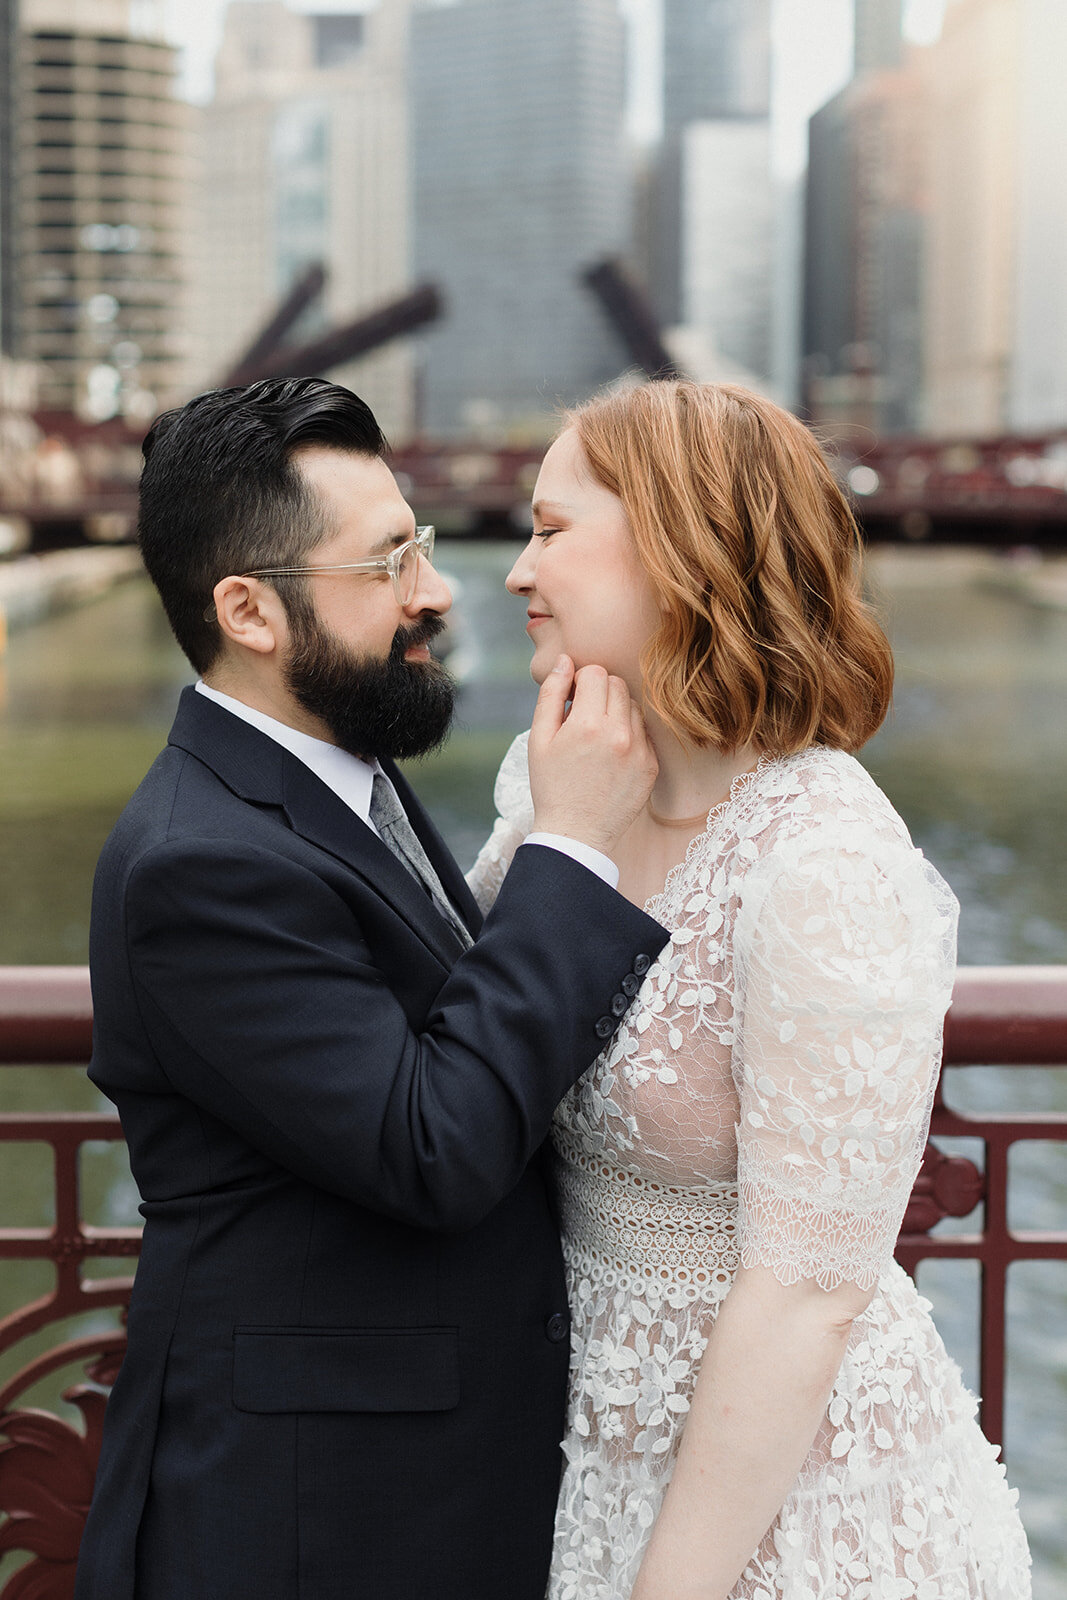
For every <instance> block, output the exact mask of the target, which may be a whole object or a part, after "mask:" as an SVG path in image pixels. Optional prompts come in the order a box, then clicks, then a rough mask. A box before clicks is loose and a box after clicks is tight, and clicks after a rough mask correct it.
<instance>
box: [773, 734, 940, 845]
mask: <svg viewBox="0 0 1067 1600" xmlns="http://www.w3.org/2000/svg"><path fill="white" fill-rule="evenodd" d="M763 787H764V790H765V794H766V799H767V801H768V804H767V807H766V811H765V818H766V824H767V837H766V843H767V845H768V847H770V848H774V846H775V844H778V843H780V844H785V843H787V842H789V841H796V842H798V843H800V842H803V841H804V840H805V839H808V840H812V839H813V838H814V837H815V836H817V835H821V834H822V833H823V831H824V830H825V829H832V830H834V832H835V833H836V834H837V836H838V837H841V838H846V837H852V838H854V839H859V838H861V837H866V838H867V839H868V840H869V842H870V843H871V844H873V843H874V842H875V841H882V842H884V843H886V844H892V845H897V846H899V847H901V848H904V849H908V850H911V849H913V848H914V846H913V845H912V840H911V835H910V833H909V832H908V829H907V826H906V825H905V823H904V820H903V818H902V817H901V816H900V814H899V813H898V812H897V810H896V809H895V808H894V806H893V804H892V802H891V801H890V799H889V797H888V796H887V795H886V794H885V792H884V791H883V790H882V789H880V788H879V786H878V784H877V783H876V782H875V781H874V779H873V778H872V777H871V775H870V773H869V772H868V771H867V769H866V768H865V767H864V766H863V765H862V764H861V763H860V762H859V761H857V759H856V757H855V756H853V755H849V753H848V751H847V750H831V749H828V748H826V747H825V746H821V745H816V746H812V747H810V748H808V749H806V750H800V751H797V752H796V754H795V755H790V756H783V757H780V758H779V759H777V760H775V761H772V762H770V763H769V765H768V769H767V774H766V781H765V784H764V786H763Z"/></svg>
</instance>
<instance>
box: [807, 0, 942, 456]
mask: <svg viewBox="0 0 1067 1600" xmlns="http://www.w3.org/2000/svg"><path fill="white" fill-rule="evenodd" d="M900 29H901V5H900V0H857V3H856V61H855V67H856V71H855V76H854V78H853V79H852V81H851V82H850V83H849V84H847V85H846V86H845V88H844V89H842V90H841V91H840V92H839V93H838V94H836V95H835V96H834V97H833V99H831V100H830V101H828V102H827V104H826V105H825V106H823V107H821V108H820V110H819V111H817V112H816V113H815V115H814V116H813V117H812V118H811V121H810V123H809V148H808V171H807V178H806V196H805V200H806V204H805V213H806V214H805V244H804V276H803V311H802V374H803V379H802V382H803V394H802V398H803V400H804V403H805V405H806V406H807V408H808V409H809V410H810V411H811V413H812V414H813V415H814V416H815V417H816V418H819V419H833V420H839V421H846V422H854V423H858V424H862V425H863V426H866V427H871V428H875V429H878V430H879V431H885V432H908V431H912V430H914V429H916V428H917V427H918V426H919V424H920V419H921V403H922V299H923V259H924V257H923V251H924V230H925V225H926V214H927V206H928V194H927V190H928V147H929V141H928V94H927V85H926V79H925V75H924V74H923V72H922V71H921V69H920V66H919V64H918V61H917V58H916V57H915V56H914V55H904V54H903V52H902V39H901V33H900Z"/></svg>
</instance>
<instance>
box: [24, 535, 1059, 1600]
mask: <svg viewBox="0 0 1067 1600" xmlns="http://www.w3.org/2000/svg"><path fill="white" fill-rule="evenodd" d="M514 553H515V548H514V547H513V546H506V545H492V544H480V545H473V544H461V543H443V545H441V546H439V557H438V560H439V565H440V566H441V567H442V568H443V569H444V570H445V571H446V572H447V573H449V574H450V575H453V576H454V577H455V578H456V580H457V584H456V588H457V604H456V608H455V613H456V618H457V625H456V635H457V650H456V655H455V657H454V658H453V659H454V664H456V665H457V667H458V669H459V671H460V674H461V677H462V680H463V684H464V687H463V691H462V695H461V698H460V702H459V714H458V721H457V728H456V731H455V733H454V735H453V737H452V739H451V740H450V742H449V744H448V746H447V747H446V749H445V750H444V751H443V752H442V753H441V754H439V755H438V756H435V757H434V758H432V759H431V760H429V761H426V762H424V763H415V764H412V769H411V775H412V777H413V779H414V781H415V783H416V786H417V787H418V788H419V790H420V792H421V793H422V795H423V797H424V798H425V799H426V800H427V802H428V803H429V805H430V807H431V809H432V810H433V811H434V813H435V815H436V816H437V818H438V821H439V822H440V823H441V825H442V826H443V831H444V832H445V834H446V836H447V837H448V839H449V842H450V843H451V845H452V847H453V849H454V850H455V852H456V855H457V856H458V857H459V859H460V860H461V862H462V863H463V864H464V865H465V866H466V865H468V864H469V863H470V861H471V860H472V859H473V856H474V854H475V852H476V850H477V849H478V847H479V845H480V844H481V842H482V840H483V839H484V837H485V834H486V832H487V831H488V829H489V827H490V826H491V822H492V815H493V812H492V800H491V795H492V783H493V777H494V774H495V772H496V768H497V765H498V763H499V760H500V758H501V756H502V755H503V753H504V751H505V750H506V748H507V746H508V743H509V741H510V739H511V737H512V736H513V734H514V733H515V732H516V731H517V730H519V729H520V728H523V727H526V726H527V725H528V722H529V715H530V711H531V708H532V705H533V687H532V685H531V683H530V680H529V675H528V662H529V650H530V647H529V643H528V641H527V639H526V636H525V633H524V631H523V628H524V621H525V618H524V607H523V606H522V604H521V603H520V602H518V601H515V600H513V599H511V598H510V597H508V596H507V595H506V594H505V593H504V590H503V587H502V580H503V576H504V574H505V573H506V571H507V568H508V566H509V565H510V562H511V560H512V559H513V556H514ZM870 578H871V586H872V591H873V592H874V594H875V596H876V598H877V600H878V602H879V604H880V605H881V606H882V607H883V609H884V612H885V615H886V619H887V623H888V627H889V631H890V633H891V636H892V639H893V643H894V647H895V650H896V655H897V672H898V678H897V693H896V700H895V710H894V714H893V716H892V717H891V719H890V721H889V722H888V723H887V725H886V727H885V728H884V729H883V730H882V731H881V732H880V733H879V734H878V735H877V737H876V738H875V739H874V740H873V741H872V742H871V744H870V745H869V746H868V747H867V749H866V750H865V751H864V752H863V760H864V762H865V763H866V764H867V765H868V766H869V768H870V770H871V771H872V773H873V774H874V776H875V777H876V779H877V780H878V782H879V783H881V785H882V786H883V788H884V789H885V790H886V791H887V793H888V794H889V796H890V798H891V799H892V800H893V802H894V804H895V805H896V806H897V808H898V810H900V812H901V813H902V814H903V816H904V818H905V820H906V821H907V823H908V825H909V827H910V828H911V829H912V833H913V836H914V837H915V840H916V843H917V844H919V845H920V846H921V847H922V849H923V850H924V851H925V852H926V854H927V855H928V856H929V857H930V859H931V860H932V861H933V862H934V863H935V864H936V865H937V866H938V867H939V868H940V870H941V871H942V872H943V873H944V875H945V876H946V878H947V879H948V880H949V882H950V883H951V885H952V887H953V888H954V889H955V891H956V893H957V895H958V896H959V898H960V901H961V903H962V908H963V909H962V917H961V927H960V959H961V962H964V963H968V964H976V963H977V964H987V963H988V964H995V963H1038V964H1042V963H1067V852H1065V851H1064V848H1063V831H1064V830H1063V823H1064V811H1065V807H1064V796H1065V794H1067V717H1065V715H1064V711H1063V707H1064V705H1065V704H1067V614H1065V613H1064V612H1062V611H1056V610H1054V609H1042V608H1040V607H1038V606H1034V605H1032V604H1030V603H1027V602H1025V601H1024V600H1022V599H1020V598H1018V597H1017V595H1016V594H1015V593H1013V592H1012V590H1011V588H1010V586H1008V585H1006V584H1005V583H1004V582H1003V581H1002V579H1001V576H1000V574H999V572H998V569H997V568H996V565H995V563H993V562H992V561H990V560H987V559H983V558H975V557H972V556H970V555H968V554H966V553H943V554H942V553H937V552H925V551H924V552H901V553H896V552H885V553H880V554H878V555H877V556H876V557H875V558H874V559H872V562H871V565H870ZM190 677H191V674H190V671H189V669H188V667H187V665H186V663H185V662H184V659H183V658H182V656H181V655H180V653H179V652H178V650H177V648H176V646H175V645H174V642H173V640H172V639H171V636H170V633H169V631H168V629H167V626H166V623H165V621H164V619H163V617H162V613H161V612H160V610H159V607H158V605H157V603H156V601H155V599H154V596H153V594H152V592H151V591H150V589H149V588H148V586H147V585H146V584H145V583H143V582H140V581H135V582H130V583H127V584H126V585H124V586H123V587H121V588H119V589H116V590H114V591H113V592H111V593H110V594H108V595H107V596H105V597H104V598H102V599H100V600H99V601H97V602H96V603H94V604H93V605H91V606H87V607H85V608H83V609H81V610H79V611H75V612H72V613H68V614H66V615H64V616H61V617H57V618H53V619H50V620H47V621H44V622H41V623H38V624H37V625H35V626H33V627H30V628H26V629H23V630H20V631H18V632H15V633H14V634H13V635H12V637H11V640H10V645H9V649H8V652H7V655H6V657H3V658H0V884H2V886H3V887H2V897H3V902H2V903H3V905H4V907H5V914H4V916H3V917H0V964H8V963H21V962H27V963H38V962H45V963H52V962H56V963H67V962H83V961H85V959H86V952H87V938H88V906H89V890H90V884H91V879H92V870H93V865H94V862H95V859H96V855H97V852H98V850H99V848H100V845H101V844H102V843H103V840H104V838H105V837H106V834H107V832H108V829H109V828H110V826H111V824H112V822H113V821H114V819H115V817H116V815H117V814H118V812H119V811H120V810H121V808H122V806H123V804H124V803H125V801H126V799H127V798H128V796H129V794H130V793H131V792H132V790H133V789H134V787H135V786H136V784H137V783H138V781H139V780H140V778H141V776H142V775H143V773H144V772H145V770H146V769H147V767H148V766H149V765H150V763H151V761H152V759H153V757H154V756H155V754H156V752H157V751H158V750H159V748H160V746H161V745H162V744H163V743H164V742H165V739H166V734H167V729H168V727H169V724H170V720H171V716H172V712H173V707H174V702H175V699H176V696H177V693H178V690H179V689H180V688H181V686H182V685H183V684H185V683H187V682H189V681H190ZM948 1079H949V1082H948V1086H947V1097H948V1098H949V1100H950V1101H951V1102H952V1103H953V1104H955V1105H957V1106H958V1107H960V1108H961V1109H964V1110H966V1109H975V1110H977V1109H979V1108H981V1109H993V1108H1001V1107H1003V1108H1005V1109H1008V1108H1015V1109H1020V1110H1022V1109H1026V1110H1040V1109H1054V1108H1057V1109H1058V1108H1063V1109H1067V1074H1065V1073H1064V1072H1061V1071H1060V1070H1059V1069H1054V1070H1045V1071H1037V1070H1034V1071H1030V1070H1022V1071H1014V1070H1013V1071H1011V1072H1008V1071H994V1070H990V1069H967V1070H962V1071H952V1072H950V1073H949V1074H948ZM0 1104H2V1105H3V1106H4V1107H5V1108H7V1109H26V1110H29V1109H37V1108H41V1109H44V1108H46V1107H56V1108H59V1107H61V1106H62V1107H65V1108H68V1109H82V1108H90V1107H93V1106H96V1105H98V1104H101V1102H100V1101H99V1097H97V1096H96V1094H95V1091H93V1090H92V1087H91V1085H89V1084H88V1082H87V1080H86V1079H85V1078H84V1075H83V1074H81V1073H80V1072H76V1071H75V1070H74V1069H66V1068H61V1069H37V1070H31V1069H16V1070H13V1071H5V1072H4V1073H3V1075H2V1076H0ZM961 1148H967V1153H970V1154H972V1155H975V1154H977V1152H976V1150H975V1149H974V1147H973V1146H972V1147H970V1148H968V1147H961ZM46 1154H47V1153H46V1151H45V1149H44V1147H41V1146H33V1145H30V1146H25V1147H11V1146H7V1147H5V1148H4V1152H3V1163H4V1164H3V1168H2V1170H0V1226H11V1225H19V1226H22V1225H40V1224H42V1223H44V1222H47V1221H48V1220H49V1193H50V1178H49V1171H48V1166H47V1159H46ZM84 1181H85V1191H86V1207H87V1214H88V1215H89V1216H90V1218H91V1219H92V1220H94V1221H107V1222H111V1223H128V1222H130V1221H134V1220H136V1212H135V1209H134V1208H135V1205H136V1195H135V1193H134V1191H133V1188H132V1184H131V1182H130V1179H129V1176H128V1173H126V1171H125V1169H124V1165H123V1163H122V1161H121V1158H120V1156H119V1154H118V1153H117V1152H116V1151H114V1150H111V1149H107V1148H104V1147H101V1148H99V1149H97V1148H91V1149H90V1150H89V1151H88V1153H87V1157H86V1161H85V1166H84ZM1013 1185H1014V1187H1013V1211H1012V1223H1013V1225H1014V1226H1019V1227H1059V1228H1063V1227H1064V1226H1065V1222H1064V1218H1065V1215H1067V1152H1065V1149H1064V1147H1062V1146H1056V1145H1054V1144H1051V1143H1035V1144H1031V1145H1028V1146H1024V1147H1023V1148H1022V1149H1021V1150H1020V1151H1019V1154H1018V1158H1017V1160H1016V1163H1015V1166H1014V1167H1013ZM963 1226H966V1224H964V1225H963ZM113 1269H114V1268H113V1264H112V1265H111V1266H110V1267H109V1266H108V1265H107V1264H100V1265H99V1266H96V1267H94V1268H93V1270H94V1271H100V1272H103V1271H111V1270H113ZM0 1270H2V1276H0V1314H3V1312H5V1311H6V1310H8V1309H10V1308H11V1307H12V1306H14V1305H18V1304H21V1303H24V1302H25V1301H26V1300H28V1299H30V1298H32V1297H33V1296H34V1295H35V1294H39V1293H41V1292H44V1290H45V1289H46V1288H47V1286H48V1281H49V1275H48V1271H47V1269H44V1268H40V1269H38V1267H37V1266H36V1265H35V1264H21V1263H20V1264H11V1263H6V1264H4V1266H3V1268H2V1269H0ZM976 1285H977V1277H976V1273H975V1271H974V1270H973V1269H972V1268H971V1267H970V1264H938V1265H937V1266H936V1268H935V1267H934V1265H933V1264H930V1265H928V1266H927V1267H926V1268H925V1269H924V1270H923V1271H922V1272H921V1274H920V1286H921V1288H922V1289H923V1292H924V1293H926V1294H927V1295H929V1297H930V1298H931V1300H932V1301H933V1302H934V1308H935V1315H936V1317H937V1320H938V1323H939V1326H940V1327H941V1328H942V1331H943V1333H944V1335H945V1337H946V1341H947V1342H948V1344H949V1346H950V1348H951V1349H952V1351H953V1353H954V1354H955V1355H956V1357H957V1359H958V1360H960V1362H961V1364H962V1365H963V1367H964V1371H965V1373H966V1375H967V1377H968V1381H969V1382H970V1383H971V1384H972V1386H974V1384H975V1381H976V1380H975V1337H974V1328H975V1319H976V1304H977V1299H976V1294H977V1290H976ZM1009 1339H1010V1345H1011V1358H1010V1370H1009V1389H1008V1413H1007V1422H1006V1429H1005V1454H1006V1457H1007V1460H1008V1463H1009V1473H1010V1477H1011V1479H1012V1481H1013V1482H1015V1483H1017V1484H1018V1485H1019V1487H1020V1491H1021V1496H1022V1506H1023V1511H1024V1516H1025V1519H1026V1522H1027V1526H1028V1530H1029V1532H1030V1535H1031V1540H1032V1544H1033V1547H1034V1555H1035V1593H1036V1595H1037V1596H1038V1597H1039V1600H1059V1597H1061V1596H1067V1517H1065V1515H1064V1512H1065V1510H1067V1447H1065V1445H1064V1440H1065V1439H1067V1268H1065V1267H1062V1266H1059V1265H1058V1264H1044V1263H1042V1264H1038V1265H1030V1264H1023V1265H1020V1266H1018V1267H1016V1268H1015V1269H1014V1273H1013V1278H1012V1286H1011V1305H1010V1329H1009ZM29 1349H30V1346H26V1347H23V1349H22V1350H21V1351H20V1356H21V1359H25V1358H26V1355H27V1354H28V1352H29ZM12 1364H13V1363H12V1360H11V1358H9V1359H8V1360H7V1361H6V1362H0V1377H2V1376H6V1374H7V1372H8V1371H10V1370H11V1368H12ZM6 1570H7V1568H6V1565H3V1564H0V1582H2V1578H3V1576H4V1574H5V1573H6Z"/></svg>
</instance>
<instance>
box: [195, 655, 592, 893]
mask: <svg viewBox="0 0 1067 1600" xmlns="http://www.w3.org/2000/svg"><path fill="white" fill-rule="evenodd" d="M196 690H197V693H198V694H203V695H206V696H207V698H208V699H209V700H214V702H215V704H216V705H219V706H222V707H223V709H224V710H226V711H229V712H232V714H233V715H234V716H235V717H240V718H241V720H242V721H243V722H247V723H250V724H251V726H252V727H253V728H258V729H259V731H260V733H265V734H266V735H267V737H268V739H273V740H274V742H275V743H276V744H280V745H281V746H282V747H283V748H284V749H286V750H288V751H289V754H290V755H294V756H296V758H297V760H298V761H302V762H303V763H304V765H305V767H308V768H309V769H310V770H311V771H312V772H313V773H314V774H315V776H316V777H317V778H320V779H321V780H322V782H323V783H324V784H325V785H326V787H327V788H328V789H332V790H333V792H334V794H335V795H336V796H337V798H338V799H339V800H342V801H344V803H345V805H346V806H347V807H348V809H349V810H350V811H353V812H354V813H355V814H356V816H357V817H358V818H359V819H360V821H361V822H365V823H366V824H367V827H368V828H370V829H371V831H372V832H373V833H377V831H378V830H377V828H375V826H374V824H373V822H372V821H371V819H370V797H371V787H372V785H373V783H374V775H375V773H376V772H380V771H381V770H382V769H381V767H380V766H379V765H378V763H377V761H373V760H372V761H364V760H362V759H361V757H359V756H354V755H351V754H350V753H349V752H348V751H347V750H341V749H340V748H339V747H338V746H337V745H335V744H327V743H326V741H325V740H324V739H315V738H313V737H312V735H311V734H310V733H301V732H300V730H299V728H291V727H290V726H289V724H288V723H287V722H279V721H278V720H277V719H276V718H275V717H268V716H267V714H266V712H265V711H257V710H256V709H255V707H254V706H247V705H245V703H244V701H243V700H235V699H234V698H233V696H232V695H229V694H223V693H222V691H221V690H220V689H212V688H211V687H210V686H209V685H208V684H206V683H204V681H203V680H202V679H200V680H199V681H198V682H197V685H196ZM526 843H527V844H539V845H544V846H546V847H547V848H548V849H550V850H558V851H559V852H560V853H561V855H565V856H570V858H571V860H572V861H577V862H578V864H579V865H580V866H583V867H588V869H589V871H590V872H594V873H595V874H596V876H597V877H598V878H600V879H601V880H602V882H604V883H606V884H607V885H608V887H609V888H611V889H617V888H618V886H619V869H618V867H617V866H616V865H615V863H614V861H612V860H611V858H610V856H606V855H603V854H602V853H601V851H599V850H594V849H593V848H592V846H591V845H587V844H582V843H581V842H580V841H579V840H578V839H568V838H566V837H565V836H564V835H563V834H558V833H531V834H530V835H529V836H528V837H527V839H526Z"/></svg>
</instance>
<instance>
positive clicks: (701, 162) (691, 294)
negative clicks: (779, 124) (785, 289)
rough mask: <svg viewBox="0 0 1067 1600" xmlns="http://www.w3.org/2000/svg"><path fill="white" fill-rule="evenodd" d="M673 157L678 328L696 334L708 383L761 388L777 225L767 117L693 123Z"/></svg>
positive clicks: (769, 351) (769, 335)
mask: <svg viewBox="0 0 1067 1600" xmlns="http://www.w3.org/2000/svg"><path fill="white" fill-rule="evenodd" d="M680 153H681V180H682V189H681V240H680V244H681V261H680V269H681V270H680V279H681V292H682V303H681V318H680V322H681V325H682V327H683V328H684V329H686V330H693V332H694V333H695V334H696V335H697V337H698V339H699V341H700V345H701V348H702V351H703V353H704V360H705V361H707V362H708V363H709V369H708V373H707V375H708V376H716V377H724V378H725V377H727V376H731V377H734V378H736V379H738V380H740V381H743V382H751V383H757V384H762V383H766V381H767V379H768V378H769V376H770V373H771V370H772V366H773V348H772V344H773V309H772V298H773V277H772V252H773V241H774V227H775V216H774V189H773V185H772V179H771V130H770V122H769V119H768V118H766V117H722V118H719V119H717V120H714V121H712V120H710V119H707V120H702V121H699V122H691V123H690V124H689V125H688V127H687V128H685V129H684V130H683V133H682V137H681V146H680ZM702 375H703V374H702Z"/></svg>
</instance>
